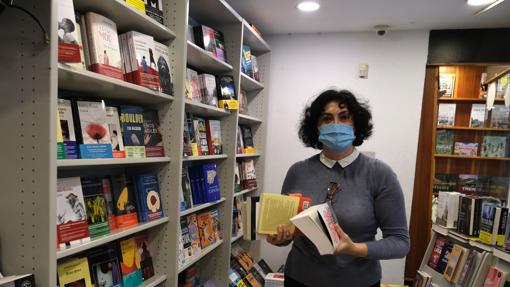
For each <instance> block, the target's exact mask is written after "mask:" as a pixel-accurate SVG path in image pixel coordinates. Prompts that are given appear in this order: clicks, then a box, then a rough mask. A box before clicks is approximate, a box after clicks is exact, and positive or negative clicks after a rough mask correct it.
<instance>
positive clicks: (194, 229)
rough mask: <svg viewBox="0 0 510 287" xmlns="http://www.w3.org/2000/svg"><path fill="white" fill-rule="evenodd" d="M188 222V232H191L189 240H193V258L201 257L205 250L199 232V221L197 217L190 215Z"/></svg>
mask: <svg viewBox="0 0 510 287" xmlns="http://www.w3.org/2000/svg"><path fill="white" fill-rule="evenodd" d="M186 220H187V221H188V231H189V238H190V240H191V249H192V252H193V254H192V255H193V256H195V255H199V254H200V252H201V250H202V248H205V247H203V246H202V244H201V241H200V232H199V231H198V221H197V215H196V214H191V215H189V216H188V217H187V218H186Z"/></svg>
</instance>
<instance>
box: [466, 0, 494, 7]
mask: <svg viewBox="0 0 510 287" xmlns="http://www.w3.org/2000/svg"><path fill="white" fill-rule="evenodd" d="M493 2H496V0H467V3H468V5H471V6H483V5H489V4H491V3H493Z"/></svg>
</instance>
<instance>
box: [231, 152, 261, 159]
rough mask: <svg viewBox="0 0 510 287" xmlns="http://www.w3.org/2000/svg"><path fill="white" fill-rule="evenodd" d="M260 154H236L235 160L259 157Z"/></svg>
mask: <svg viewBox="0 0 510 287" xmlns="http://www.w3.org/2000/svg"><path fill="white" fill-rule="evenodd" d="M259 156H260V153H258V152H256V153H238V154H236V158H250V157H259Z"/></svg>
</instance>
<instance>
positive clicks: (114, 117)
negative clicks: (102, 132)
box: [106, 107, 126, 158]
mask: <svg viewBox="0 0 510 287" xmlns="http://www.w3.org/2000/svg"><path fill="white" fill-rule="evenodd" d="M106 123H107V124H108V130H109V132H110V140H111V142H112V152H113V157H114V158H124V157H126V153H125V151H124V141H123V140H122V129H121V127H120V121H119V111H118V109H117V108H116V107H106Z"/></svg>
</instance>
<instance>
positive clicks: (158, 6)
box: [144, 0, 165, 25]
mask: <svg viewBox="0 0 510 287" xmlns="http://www.w3.org/2000/svg"><path fill="white" fill-rule="evenodd" d="M144 2H145V14H147V16H149V17H151V18H152V19H154V20H156V21H157V22H158V23H160V24H161V25H164V24H165V23H164V21H163V3H162V0H144Z"/></svg>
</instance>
